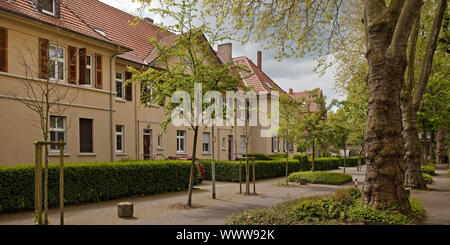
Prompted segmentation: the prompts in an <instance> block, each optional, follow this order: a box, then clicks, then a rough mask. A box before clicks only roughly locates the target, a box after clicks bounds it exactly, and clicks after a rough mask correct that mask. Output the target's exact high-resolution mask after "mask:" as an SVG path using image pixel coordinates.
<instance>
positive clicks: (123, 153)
mask: <svg viewBox="0 0 450 245" xmlns="http://www.w3.org/2000/svg"><path fill="white" fill-rule="evenodd" d="M126 155H128V154H127V153H125V152H116V156H126Z"/></svg>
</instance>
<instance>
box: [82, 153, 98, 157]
mask: <svg viewBox="0 0 450 245" xmlns="http://www.w3.org/2000/svg"><path fill="white" fill-rule="evenodd" d="M78 156H80V157H92V156H97V154H96V153H78Z"/></svg>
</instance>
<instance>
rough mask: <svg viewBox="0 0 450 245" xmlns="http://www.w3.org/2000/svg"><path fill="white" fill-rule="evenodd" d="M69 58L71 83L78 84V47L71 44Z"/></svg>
mask: <svg viewBox="0 0 450 245" xmlns="http://www.w3.org/2000/svg"><path fill="white" fill-rule="evenodd" d="M67 58H68V59H69V62H68V64H69V83H70V84H77V48H75V47H71V46H69V55H68V56H67ZM80 75H81V74H80Z"/></svg>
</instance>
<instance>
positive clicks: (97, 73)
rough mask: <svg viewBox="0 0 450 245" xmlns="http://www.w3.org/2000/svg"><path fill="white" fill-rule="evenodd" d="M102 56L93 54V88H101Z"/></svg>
mask: <svg viewBox="0 0 450 245" xmlns="http://www.w3.org/2000/svg"><path fill="white" fill-rule="evenodd" d="M102 69H103V67H102V56H101V55H100V54H95V88H98V89H102V88H103V75H102V74H103V72H102Z"/></svg>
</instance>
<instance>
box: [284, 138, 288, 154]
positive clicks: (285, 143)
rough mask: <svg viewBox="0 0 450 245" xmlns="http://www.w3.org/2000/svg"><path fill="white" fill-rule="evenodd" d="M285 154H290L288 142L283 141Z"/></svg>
mask: <svg viewBox="0 0 450 245" xmlns="http://www.w3.org/2000/svg"><path fill="white" fill-rule="evenodd" d="M283 152H288V142H287V141H285V140H284V141H283Z"/></svg>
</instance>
